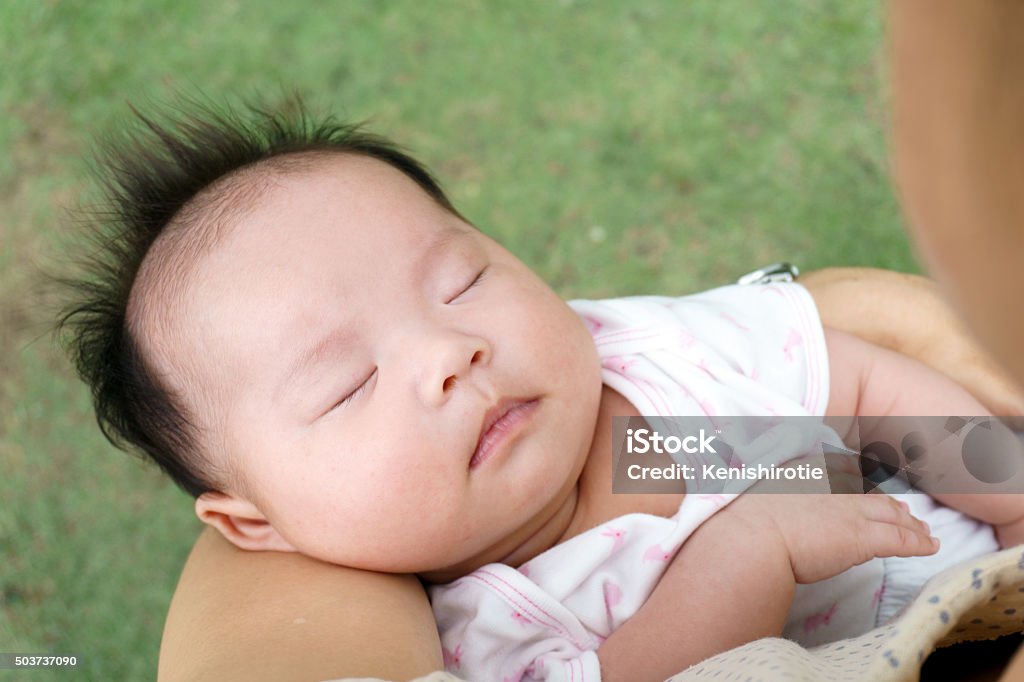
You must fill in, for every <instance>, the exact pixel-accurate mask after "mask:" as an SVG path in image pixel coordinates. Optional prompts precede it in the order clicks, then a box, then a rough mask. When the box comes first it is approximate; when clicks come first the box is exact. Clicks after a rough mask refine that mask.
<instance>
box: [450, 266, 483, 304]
mask: <svg viewBox="0 0 1024 682" xmlns="http://www.w3.org/2000/svg"><path fill="white" fill-rule="evenodd" d="M489 267H490V266H489V265H485V266H484V268H483V269H482V270H481V271H480V272H478V273H477V275H476V277H474V278H473V281H471V282H470V283H469V284H467V285H466V286H465V287H463V289H462V291H460V292H459V293H457V294H455V296H454V297H452V298H451V299H449V300H448V301H446V303H454V302H455V301H457V300H459V298H460V297H461V296H463V295H464V294H465V293H466V292H467V291H469V290H470V289H472V288H473V287H475V286H476V285H477V284H479V283H480V282H481V281H482V280H483V278H484V274H485V273H486V272H487V269H488V268H489Z"/></svg>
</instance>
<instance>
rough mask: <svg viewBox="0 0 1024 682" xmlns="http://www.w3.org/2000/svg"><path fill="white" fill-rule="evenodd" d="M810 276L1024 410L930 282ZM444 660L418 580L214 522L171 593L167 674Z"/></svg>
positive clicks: (831, 294)
mask: <svg viewBox="0 0 1024 682" xmlns="http://www.w3.org/2000/svg"><path fill="white" fill-rule="evenodd" d="M802 281H803V282H804V283H805V285H806V286H807V287H808V289H809V290H810V291H811V293H812V294H813V295H814V297H815V299H816V301H817V302H818V307H819V310H820V311H821V316H822V320H823V321H824V322H825V324H827V325H829V326H831V327H835V328H837V329H841V330H845V331H850V332H851V333H855V334H858V335H860V336H862V337H864V338H866V339H867V340H870V341H874V342H876V343H879V344H880V345H885V346H887V347H890V348H893V349H894V350H900V351H902V352H906V353H908V354H912V355H915V356H917V357H920V359H921V360H923V361H925V362H926V363H928V364H931V365H932V366H933V367H936V368H937V369H940V370H942V371H950V369H951V368H952V369H955V370H957V371H959V372H960V375H956V376H953V378H954V379H957V380H958V381H961V382H962V383H964V384H965V385H966V386H967V387H968V388H969V389H972V390H973V391H974V392H975V394H976V395H977V397H978V398H979V400H981V402H982V403H984V404H986V405H987V406H988V407H989V409H992V410H993V411H994V412H997V413H1000V412H1002V413H1007V414H1014V413H1018V414H1019V413H1022V412H1024V409H1022V408H1024V402H1022V400H1021V398H1020V396H1018V395H1015V394H1010V393H1009V392H1007V393H1003V392H1001V391H1000V390H999V389H998V388H995V387H996V386H999V385H1002V386H1006V385H1008V384H1006V383H1005V382H1004V383H1002V384H1000V383H999V380H998V379H997V377H996V376H995V375H994V374H993V373H992V371H991V367H992V365H991V361H989V360H988V359H987V358H984V357H983V356H982V355H981V353H980V352H978V351H977V349H976V348H974V347H973V346H972V345H971V342H970V341H969V340H968V338H967V337H966V335H965V334H963V333H962V332H961V331H958V328H957V326H956V324H957V323H956V321H955V318H954V317H953V316H952V314H951V312H950V310H949V309H948V307H946V306H945V304H944V303H943V300H942V298H941V297H940V296H939V294H938V290H937V288H936V287H935V286H934V284H932V283H931V282H930V281H929V280H926V279H924V278H921V277H916V276H913V275H903V274H900V273H892V272H885V271H880V270H870V269H863V268H842V269H831V270H823V271H820V272H817V273H810V274H808V275H805V276H804V278H803V279H802ZM961 368H971V369H967V370H961ZM441 668H442V660H441V647H440V642H439V640H438V636H437V631H436V629H435V627H434V622H433V618H432V615H431V611H430V606H429V604H428V602H427V599H426V593H425V592H424V590H423V588H422V587H421V585H420V583H419V581H418V580H416V579H415V578H411V577H407V576H405V577H403V576H388V575H380V574H375V573H367V572H364V571H357V570H353V569H347V568H342V567H339V566H335V565H331V564H326V563H322V562H320V561H316V560H314V559H309V558H306V557H304V556H301V555H298V554H283V553H275V552H245V551H242V550H239V549H237V548H236V547H235V546H233V545H231V544H230V543H228V542H227V541H225V540H224V539H223V538H222V537H221V536H220V534H219V533H218V532H217V531H215V530H213V529H207V530H205V531H204V532H203V533H202V534H201V535H200V537H199V539H198V541H197V542H196V545H195V547H194V548H193V550H192V554H191V555H190V556H189V559H188V562H187V563H186V565H185V568H184V570H183V572H182V575H181V579H180V581H179V583H178V587H177V590H176V592H175V595H174V598H173V601H172V603H171V608H170V611H169V613H168V616H167V622H166V625H165V628H164V635H163V641H162V643H161V647H160V661H159V670H158V679H159V680H160V681H161V682H179V681H184V680H206V679H218V680H234V679H238V680H279V679H292V680H303V679H310V680H323V679H331V678H338V677H363V676H373V677H382V678H385V679H392V680H406V679H410V678H414V677H416V676H418V675H424V674H427V673H429V672H431V671H434V670H439V669H441Z"/></svg>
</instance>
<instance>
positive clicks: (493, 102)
mask: <svg viewBox="0 0 1024 682" xmlns="http://www.w3.org/2000/svg"><path fill="white" fill-rule="evenodd" d="M882 50H883V25H882V16H881V7H880V6H879V5H878V4H876V3H875V2H862V1H855V2H850V1H849V0H828V1H825V0H820V1H808V0H776V1H774V2H770V3H769V2H740V1H738V0H737V1H730V2H723V1H722V0H688V1H687V2H674V1H665V2H642V3H628V4H627V3H620V2H614V1H601V2H598V1H594V2H582V1H579V0H577V1H575V2H572V1H566V0H563V1H562V2H535V3H520V2H500V3H485V2H470V1H465V2H429V3H426V2H411V1H409V2H372V3H371V2H345V3H342V2H326V1H325V2H303V3H281V2H271V1H269V0H263V1H260V2H245V3H243V2H231V1H225V2H216V3H199V2H182V1H180V0H175V1H171V0H163V1H161V0H148V1H146V2H134V3H125V2H99V1H95V2H55V1H40V2H29V1H28V0H24V1H17V0H12V2H5V3H2V4H0V111H2V116H0V237H2V240H0V249H2V250H0V651H35V652H67V653H76V654H79V655H80V656H82V658H83V660H84V663H83V665H82V667H80V668H79V669H78V671H77V673H75V674H74V675H71V674H69V673H63V674H61V673H53V674H51V673H48V672H43V671H38V672H33V673H30V674H29V673H11V672H7V673H4V672H3V671H0V678H4V677H5V676H8V677H11V678H14V677H15V676H17V678H18V679H31V680H50V679H68V678H70V677H75V678H79V679H97V680H99V679H103V680H109V679H117V680H137V679H139V680H141V679H152V678H153V677H155V674H156V660H157V652H158V646H159V639H160V633H161V628H162V625H163V619H164V615H165V613H166V609H167V605H168V603H169V600H170V597H171V593H172V591H173V589H174V585H175V581H176V579H177V576H178V573H179V571H180V569H181V566H182V564H183V562H184V560H185V557H186V555H187V553H188V550H189V548H190V547H191V544H192V542H193V540H194V539H195V537H196V535H197V532H198V530H199V526H198V522H197V521H196V520H195V518H194V516H193V514H192V511H191V505H190V501H189V499H188V498H187V497H186V496H185V495H184V494H182V493H179V492H178V491H177V490H176V489H175V488H173V487H172V486H171V485H170V484H169V483H167V482H165V481H164V480H163V479H161V478H160V477H159V476H158V475H157V474H156V473H155V472H154V471H153V470H151V469H149V468H148V467H146V466H143V465H142V464H140V463H139V462H137V461H136V460H134V459H132V458H131V457H129V456H128V455H125V454H123V453H121V452H119V451H116V450H114V449H113V448H112V447H111V446H109V445H108V444H107V443H106V441H105V440H103V438H102V436H101V435H100V433H99V431H98V429H97V428H96V426H95V423H94V421H93V416H92V413H91V410H90V404H89V398H88V394H87V391H86V390H85V388H84V386H82V385H80V384H79V383H78V382H77V381H76V380H75V378H74V377H73V375H72V373H71V372H70V370H69V366H68V364H67V362H66V361H65V360H64V358H62V357H61V356H60V355H59V353H58V352H57V351H56V350H55V348H54V345H53V344H52V342H51V340H50V338H49V337H47V336H46V335H45V331H46V328H47V325H48V324H49V323H50V319H49V315H50V313H49V312H48V299H47V298H46V297H45V296H44V295H43V294H41V293H40V290H39V287H38V276H37V274H36V270H37V268H38V267H40V266H46V265H48V264H52V263H55V262H57V260H58V259H59V258H60V257H61V256H62V254H64V253H66V252H67V251H68V249H69V247H68V243H69V241H68V240H69V238H71V237H73V236H74V234H75V231H76V229H77V227H76V224H75V222H74V221H73V220H71V219H70V218H69V217H68V215H67V213H66V209H67V208H68V207H73V206H75V205H76V204H78V203H79V202H80V201H82V200H87V199H88V198H89V196H90V191H91V190H90V185H89V182H88V179H87V177H86V175H85V171H84V168H85V165H84V163H83V161H82V158H81V157H82V155H83V154H84V153H85V152H86V151H87V147H88V144H89V140H90V137H91V136H92V135H94V134H97V133H102V132H104V131H108V130H110V129H112V128H114V127H116V126H118V125H119V124H121V123H123V122H124V121H125V119H126V116H127V113H128V109H127V103H128V102H132V103H135V104H137V105H140V106H141V107H143V108H144V109H145V108H150V109H151V108H152V107H154V106H158V105H159V103H160V102H161V101H167V99H168V98H170V97H171V96H172V95H173V94H174V93H176V92H185V93H195V92H197V91H202V92H203V93H205V94H206V95H209V96H212V97H214V98H220V97H236V96H251V95H253V94H257V93H260V92H266V93H271V94H274V93H279V92H280V91H281V90H282V88H296V89H298V90H300V91H302V92H304V93H305V94H306V95H307V96H308V98H309V100H310V102H311V103H312V104H314V105H315V106H318V107H321V108H327V109H331V110H333V111H336V112H339V113H341V114H344V115H346V116H348V117H350V118H353V119H364V118H367V119H370V120H371V122H372V129H373V130H374V131H376V132H379V133H382V134H384V135H388V136H392V137H394V138H395V139H397V140H398V141H400V142H402V143H403V144H405V145H407V146H408V147H409V148H411V149H412V150H413V151H414V153H415V154H417V155H419V156H420V157H421V158H422V159H423V160H424V161H425V162H426V163H427V164H428V165H429V166H430V167H432V168H433V169H434V170H435V171H436V173H437V174H438V175H439V176H440V178H441V179H442V181H443V183H444V184H445V186H446V187H447V188H448V189H449V191H450V193H451V195H452V196H453V197H454V199H455V201H456V204H457V205H458V206H459V207H460V208H461V209H462V211H463V212H464V213H465V215H467V216H468V217H469V218H470V219H471V220H473V221H474V222H476V223H477V224H478V225H479V226H480V227H481V228H483V229H485V230H487V231H489V232H491V233H492V234H494V235H496V236H497V237H499V238H500V239H501V240H502V241H503V242H504V243H506V245H508V246H510V247H511V248H512V250H513V251H514V252H516V253H517V254H519V255H520V256H521V257H522V258H523V259H524V260H525V261H526V262H527V263H528V264H529V265H531V266H532V267H534V268H535V269H536V270H537V271H538V272H540V273H541V274H542V275H543V276H544V277H545V278H547V280H548V281H549V282H551V283H552V285H553V286H554V287H555V288H556V289H557V290H558V291H559V292H560V293H562V294H563V295H565V296H566V297H601V296H612V295H625V294H633V293H685V292H689V291H694V290H697V289H700V288H706V287H710V286H714V285H719V284H723V283H726V282H729V281H731V280H733V279H734V278H735V277H736V276H738V275H740V274H742V273H744V272H746V271H747V270H750V269H752V268H754V267H755V266H758V265H760V264H764V263H766V262H770V261H775V260H791V261H793V262H795V263H798V264H799V265H801V266H802V267H804V268H817V267H822V266H826V265H844V264H845V265H852V264H857V265H874V266H882V267H889V268H894V269H899V270H907V271H917V266H916V264H915V262H914V260H913V257H912V255H911V252H910V249H909V248H908V245H907V241H906V238H905V236H904V234H903V231H902V228H901V218H900V215H899V210H898V206H897V204H896V202H895V200H894V197H893V193H892V190H891V189H890V186H889V182H888V178H887V157H886V152H885V144H884V130H885V123H884V116H885V107H884V98H883V96H882V94H881V92H882V90H883V88H882V83H881V80H882V72H883V52H882Z"/></svg>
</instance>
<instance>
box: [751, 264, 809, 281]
mask: <svg viewBox="0 0 1024 682" xmlns="http://www.w3.org/2000/svg"><path fill="white" fill-rule="evenodd" d="M799 275H800V269H799V268H797V267H796V266H795V265H791V264H790V263H772V264H771V265H766V266H764V267H763V268H758V269H757V270H754V271H753V272H748V273H747V274H745V275H743V276H742V277H740V278H739V279H738V280H736V283H737V284H771V283H773V282H792V281H794V280H795V279H796V278H797V277H798V276H799Z"/></svg>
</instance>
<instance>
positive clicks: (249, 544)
mask: <svg viewBox="0 0 1024 682" xmlns="http://www.w3.org/2000/svg"><path fill="white" fill-rule="evenodd" d="M196 516H198V517H199V520H200V521H202V522H203V523H206V524H209V525H211V526H213V527H214V528H216V529H217V530H219V531H220V533H221V535H223V536H224V537H225V538H227V539H228V542H230V543H232V544H233V545H235V546H236V547H239V548H241V549H247V550H251V551H277V552H296V551H298V550H296V549H295V547H293V546H292V545H291V543H290V542H288V541H287V540H285V539H284V538H283V537H281V535H280V534H279V533H278V532H277V530H275V529H274V527H273V526H272V525H270V522H269V521H267V519H266V517H265V516H263V514H262V512H260V510H259V509H257V508H256V507H255V506H253V504H252V503H250V502H248V501H246V500H243V499H241V498H239V497H235V496H234V495H229V494H227V493H219V492H208V493H203V494H202V495H200V496H199V498H198V499H196Z"/></svg>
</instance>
